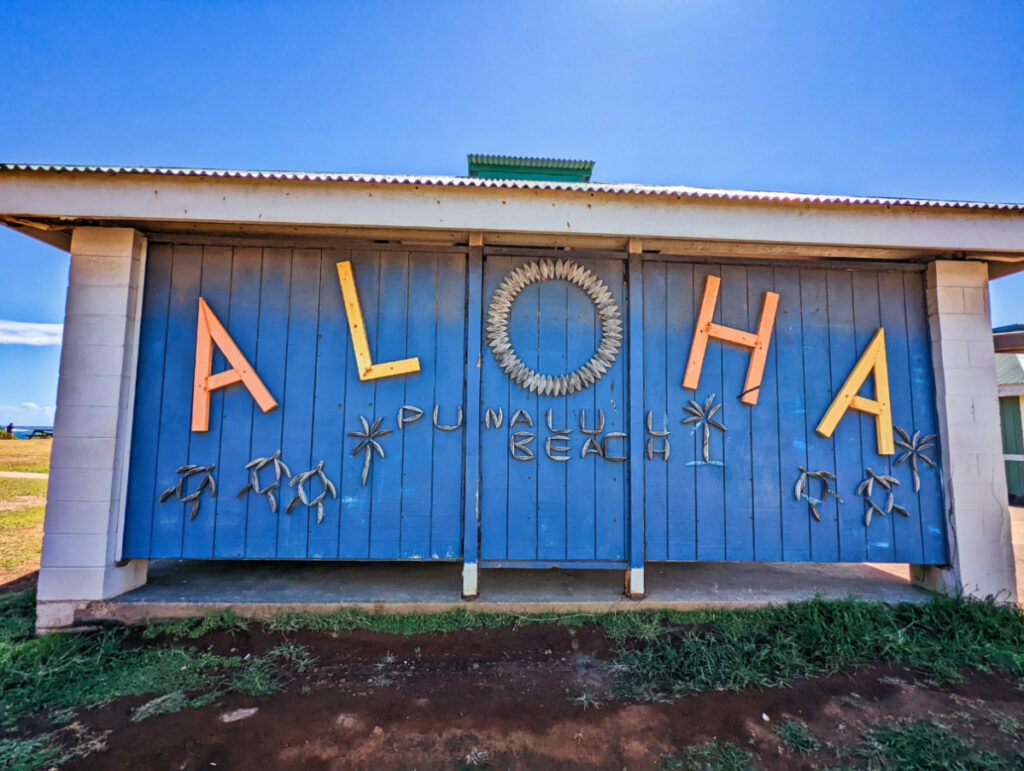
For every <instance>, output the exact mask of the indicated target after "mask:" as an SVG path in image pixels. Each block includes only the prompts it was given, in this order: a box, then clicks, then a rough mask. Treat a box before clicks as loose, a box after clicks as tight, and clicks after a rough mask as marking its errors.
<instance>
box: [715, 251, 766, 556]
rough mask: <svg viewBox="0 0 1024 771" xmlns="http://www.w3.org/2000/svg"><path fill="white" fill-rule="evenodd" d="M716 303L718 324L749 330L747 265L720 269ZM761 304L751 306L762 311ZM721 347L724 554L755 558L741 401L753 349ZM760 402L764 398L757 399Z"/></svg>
mask: <svg viewBox="0 0 1024 771" xmlns="http://www.w3.org/2000/svg"><path fill="white" fill-rule="evenodd" d="M718 304H719V306H720V307H721V313H722V321H721V322H720V323H722V324H724V325H725V326H727V327H731V328H733V329H739V330H741V331H744V332H746V331H749V329H748V325H749V324H750V321H749V316H750V313H748V308H747V306H748V303H747V269H746V268H745V267H742V266H726V267H723V268H722V288H721V293H720V296H719V300H718ZM759 312H760V305H758V307H757V309H756V310H754V311H753V313H754V315H755V318H756V317H757V316H759ZM755 329H756V322H755ZM715 344H716V345H718V346H719V347H721V349H722V377H723V383H722V392H721V396H720V398H721V403H722V409H721V411H720V412H719V413H718V415H717V416H716V417H720V418H721V421H722V423H724V424H725V427H726V428H727V429H728V430H727V431H726V432H725V435H724V437H723V439H724V441H725V454H724V455H723V456H722V457H723V459H724V460H725V474H724V476H725V556H726V559H729V560H744V561H749V560H752V559H754V512H753V488H752V459H751V456H750V437H751V415H750V413H751V409H752V408H751V407H749V406H747V405H746V404H743V402H741V401H740V399H741V398H742V396H741V395H742V393H743V384H744V381H745V378H746V374H747V366H748V364H749V362H750V349H748V348H742V347H738V346H734V345H730V344H728V343H722V342H716V343H715ZM759 405H760V402H759Z"/></svg>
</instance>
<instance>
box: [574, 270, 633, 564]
mask: <svg viewBox="0 0 1024 771" xmlns="http://www.w3.org/2000/svg"><path fill="white" fill-rule="evenodd" d="M593 269H594V271H595V273H596V275H597V277H598V278H600V279H601V280H602V281H603V282H604V284H605V286H607V287H608V289H609V291H610V292H611V293H612V296H613V297H614V298H615V303H616V304H617V305H618V306H619V308H620V309H621V311H622V319H623V323H624V324H626V325H627V326H626V329H625V330H624V337H623V340H622V349H621V351H620V352H619V356H618V358H617V359H616V361H615V366H614V367H612V369H611V370H609V371H608V373H607V374H606V375H605V376H604V377H603V378H601V380H599V381H598V382H597V383H596V384H595V385H594V401H595V404H596V406H597V408H598V409H600V410H603V411H604V414H605V431H604V434H603V436H605V437H607V436H608V434H609V433H615V432H619V433H624V432H626V431H628V428H627V423H626V420H627V411H628V409H629V404H628V402H627V399H628V394H627V393H626V388H625V383H626V378H625V373H626V368H627V364H628V362H629V352H630V350H631V347H630V340H629V334H628V321H627V319H628V316H627V314H628V311H629V306H628V304H627V297H626V287H625V269H626V266H625V263H624V261H623V260H615V259H603V260H597V261H595V263H594V267H593ZM596 418H597V415H596V413H595V415H594V416H593V418H590V419H588V422H589V421H590V420H595V419H596ZM590 425H595V424H593V423H590ZM609 447H610V448H616V451H617V452H618V450H617V448H620V447H621V448H623V449H624V448H625V444H624V443H623V442H622V441H615V442H612V443H610V444H609ZM580 448H581V451H582V444H581V445H580ZM587 457H588V459H591V460H592V461H593V463H594V472H595V477H596V481H595V483H594V484H595V486H596V506H597V508H596V511H595V514H594V517H595V527H594V530H595V534H594V537H595V541H596V542H595V553H596V556H597V559H599V560H611V561H617V560H625V559H626V558H627V551H626V547H627V538H628V535H629V530H628V528H629V513H628V512H629V507H630V499H629V490H628V485H627V472H628V468H627V465H626V464H625V463H616V462H611V461H607V460H602V459H601V458H598V457H597V456H596V455H588V456H587Z"/></svg>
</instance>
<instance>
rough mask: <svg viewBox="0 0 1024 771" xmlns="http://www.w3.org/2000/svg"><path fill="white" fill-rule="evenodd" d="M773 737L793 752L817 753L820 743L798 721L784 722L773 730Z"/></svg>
mask: <svg viewBox="0 0 1024 771" xmlns="http://www.w3.org/2000/svg"><path fill="white" fill-rule="evenodd" d="M775 735H776V736H778V737H779V739H780V740H781V741H782V743H783V744H785V745H786V746H787V747H789V748H790V749H791V750H793V752H817V751H818V750H820V749H821V742H819V741H818V740H817V739H816V738H814V734H812V733H811V732H810V729H808V728H807V726H806V725H804V724H803V723H801V722H800V721H799V720H785V721H783V723H782V725H780V726H779V727H778V728H776V729H775Z"/></svg>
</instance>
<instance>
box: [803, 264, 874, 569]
mask: <svg viewBox="0 0 1024 771" xmlns="http://www.w3.org/2000/svg"><path fill="white" fill-rule="evenodd" d="M800 303H801V307H802V309H803V341H804V345H803V360H804V383H803V386H802V389H803V393H804V399H805V401H806V404H807V415H806V420H807V423H806V429H805V434H804V437H805V442H806V445H807V465H806V467H805V468H807V469H809V470H812V471H822V470H823V471H828V472H829V473H832V474H836V473H837V466H836V448H835V434H833V436H832V438H831V439H825V438H824V437H822V436H820V435H819V434H818V433H817V432H816V431H815V430H814V427H815V426H816V425H817V424H818V421H819V420H820V419H821V416H822V415H824V414H825V410H827V409H828V405H829V404H830V403H831V401H832V392H833V389H834V388H837V387H838V384H839V383H842V382H843V379H844V377H845V374H844V373H843V372H839V373H838V374H836V375H834V374H833V367H832V356H831V351H830V345H831V340H830V337H829V326H828V325H829V305H828V285H827V273H826V271H823V270H814V269H808V270H803V269H802V270H800ZM837 377H838V381H837V380H836V378H837ZM847 471H849V470H848V469H847ZM858 473H859V472H858ZM859 481H860V478H859V477H857V478H855V479H854V478H848V477H846V476H843V477H840V478H837V480H836V490H837V491H838V492H839V494H840V495H841V496H842V497H843V498H844V500H845V503H843V504H839V503H838V501H837V500H836V499H835V498H830V499H829V500H828V501H827V502H825V503H823V504H822V505H821V506H819V507H818V512H819V513H820V514H821V522H813V523H811V525H810V531H811V559H812V560H813V561H815V562H837V561H838V560H839V510H840V508H843V509H850V508H852V509H856V508H857V501H856V499H854V500H852V501H851V498H853V497H854V496H853V495H852V493H853V489H854V488H855V487H856V486H857V483H858V482H859ZM795 483H796V481H795V479H794V484H795ZM853 516H856V512H854V515H853Z"/></svg>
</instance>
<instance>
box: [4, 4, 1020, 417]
mask: <svg viewBox="0 0 1024 771" xmlns="http://www.w3.org/2000/svg"><path fill="white" fill-rule="evenodd" d="M1022 40H1024V3H1021V2H1019V1H1018V0H1007V1H1006V2H997V1H996V0H988V1H987V2H984V3H964V2H895V1H894V0H888V1H887V2H857V3H822V2H792V1H788V0H787V1H785V2H784V1H783V0H778V1H777V2H770V1H767V0H763V1H759V2H722V1H719V0H715V1H714V2H712V0H694V1H693V2H668V0H647V1H644V0H638V1H637V2H632V3H622V2H588V3H582V2H551V3H531V2H516V3H507V4H497V3H480V2H474V3H470V2H465V3H443V2H439V3H420V2H372V3H371V2H351V3H344V4H343V3H301V2H288V3H257V2H245V3H241V2H209V3H198V2H197V3H190V4H180V3H156V2H151V3H127V2H122V3H111V4H99V3H81V2H77V3H46V2H24V3H22V2H6V3H4V20H3V24H2V25H0V82H2V86H3V87H2V88H0V116H2V118H0V159H2V160H5V161H24V162H38V163H99V164H115V165H132V164H140V165H167V166H211V167H234V168H274V169H312V170H331V171H367V172H395V173H402V172H410V173H439V174H462V173H465V164H466V161H465V155H466V153H468V152H484V153H503V154H521V155H541V156H556V157H573V158H588V159H593V160H595V161H596V166H595V170H594V177H595V179H599V180H607V181H635V182H652V183H668V184H672V183H676V184H691V185H702V186H709V187H738V188H747V189H772V190H798V191H808V192H822V193H848V194H869V195H896V196H913V197H922V198H954V199H968V200H989V201H1024V142H1022V141H1021V139H1022V136H1024V87H1022V85H1021V84H1024V45H1021V41H1022ZM0 281H2V286H3V287H4V293H3V300H2V302H0V341H2V340H6V339H10V335H9V334H5V331H4V330H5V327H4V324H3V322H4V321H17V322H36V323H51V324H52V323H60V321H61V320H62V317H63V307H64V291H65V289H66V284H67V258H66V256H65V255H63V254H62V253H60V252H58V251H56V250H54V249H51V248H50V247H46V246H42V245H39V244H37V243H35V242H33V241H31V240H30V239H27V238H24V237H21V236H17V235H15V234H13V233H11V232H9V231H6V230H3V231H0ZM992 288H993V302H992V306H993V321H994V322H995V323H997V324H1003V323H1009V322H1012V321H1024V310H1020V306H1019V303H1015V302H1014V299H1015V295H1016V296H1017V297H1019V296H1020V293H1021V292H1022V291H1024V276H1022V277H1011V278H1007V279H1001V280H1000V281H997V282H994V283H993V286H992ZM8 326H10V325H8ZM51 338H52V335H51ZM38 342H45V340H38ZM58 356H59V351H58V347H57V346H56V345H52V344H51V345H24V344H19V343H3V342H0V373H2V374H0V423H6V421H8V420H14V421H15V422H19V423H26V424H27V423H32V422H36V420H37V419H38V421H39V422H42V423H45V422H47V418H46V409H47V408H48V407H50V406H52V405H53V404H54V402H55V398H56V382H57V361H58ZM25 403H28V404H34V405H38V409H36V408H32V407H22V406H20V405H22V404H25ZM8 416H9V417H8Z"/></svg>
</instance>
